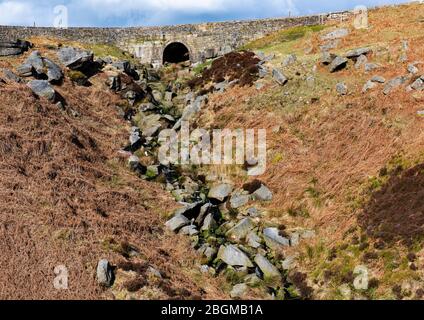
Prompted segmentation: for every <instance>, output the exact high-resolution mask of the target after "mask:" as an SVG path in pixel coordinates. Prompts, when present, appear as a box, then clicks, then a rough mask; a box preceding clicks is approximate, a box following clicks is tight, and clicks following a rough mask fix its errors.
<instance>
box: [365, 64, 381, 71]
mask: <svg viewBox="0 0 424 320" xmlns="http://www.w3.org/2000/svg"><path fill="white" fill-rule="evenodd" d="M378 68H380V65H379V64H376V63H366V64H365V72H371V71H374V70H376V69H378Z"/></svg>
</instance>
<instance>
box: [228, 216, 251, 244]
mask: <svg viewBox="0 0 424 320" xmlns="http://www.w3.org/2000/svg"><path fill="white" fill-rule="evenodd" d="M254 227H255V224H254V222H253V220H252V219H250V218H245V219H243V220H241V221H240V222H239V223H237V224H236V225H235V226H234V227H233V228H231V229H230V230H228V231H227V233H226V234H225V235H226V236H227V238H229V239H231V241H236V242H239V241H241V240H242V239H245V238H246V236H247V235H248V233H249V232H250V231H251V230H252V229H253V228H254Z"/></svg>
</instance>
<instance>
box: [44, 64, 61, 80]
mask: <svg viewBox="0 0 424 320" xmlns="http://www.w3.org/2000/svg"><path fill="white" fill-rule="evenodd" d="M43 62H44V65H45V67H46V69H47V80H48V81H49V82H59V81H61V80H62V78H63V73H62V69H61V68H60V67H59V66H58V65H57V64H56V63H54V62H53V61H51V60H49V59H47V58H43Z"/></svg>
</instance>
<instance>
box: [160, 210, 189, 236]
mask: <svg viewBox="0 0 424 320" xmlns="http://www.w3.org/2000/svg"><path fill="white" fill-rule="evenodd" d="M189 223H190V221H189V220H188V219H187V218H186V217H185V216H183V215H182V214H177V215H175V216H174V217H173V218H171V219H170V220H168V221H167V222H166V223H165V226H166V227H167V228H168V229H169V230H171V231H173V232H177V231H178V230H180V229H181V228H182V227H184V226H186V225H188V224H189Z"/></svg>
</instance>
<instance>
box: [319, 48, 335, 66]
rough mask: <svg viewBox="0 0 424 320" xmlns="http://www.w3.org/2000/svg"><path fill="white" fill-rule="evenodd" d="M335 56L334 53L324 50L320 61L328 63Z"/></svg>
mask: <svg viewBox="0 0 424 320" xmlns="http://www.w3.org/2000/svg"><path fill="white" fill-rule="evenodd" d="M336 57H337V56H336V55H335V54H332V53H329V52H328V51H324V52H323V53H322V55H321V63H322V64H324V65H329V64H330V63H331V62H333V61H334V59H335V58H336Z"/></svg>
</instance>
